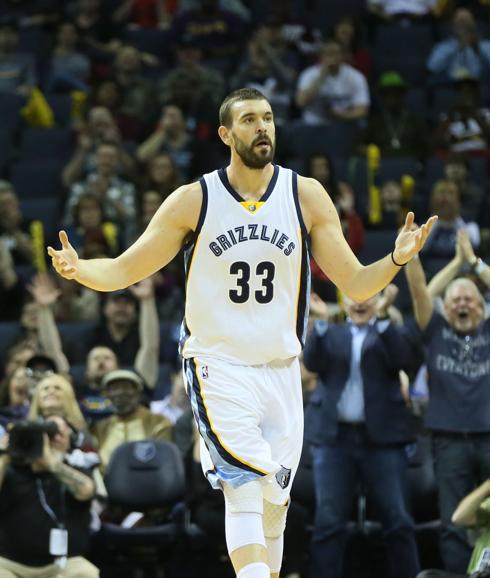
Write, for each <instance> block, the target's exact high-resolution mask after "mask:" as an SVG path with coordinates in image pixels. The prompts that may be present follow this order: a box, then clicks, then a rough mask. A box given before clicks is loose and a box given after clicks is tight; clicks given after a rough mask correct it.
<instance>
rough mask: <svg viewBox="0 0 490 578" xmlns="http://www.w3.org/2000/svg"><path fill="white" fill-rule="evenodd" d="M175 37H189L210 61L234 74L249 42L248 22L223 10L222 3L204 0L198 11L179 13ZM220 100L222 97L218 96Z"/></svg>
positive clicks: (197, 8)
mask: <svg viewBox="0 0 490 578" xmlns="http://www.w3.org/2000/svg"><path fill="white" fill-rule="evenodd" d="M172 31H173V34H174V38H175V39H177V41H178V39H182V38H188V39H189V41H190V42H192V44H194V45H195V46H196V47H199V48H200V49H201V50H202V52H203V55H204V57H205V59H206V60H208V61H214V62H215V63H216V64H218V65H220V69H221V70H223V71H225V72H227V73H228V72H230V71H231V68H232V66H233V65H234V63H235V58H236V57H237V56H238V54H239V51H240V49H241V48H242V45H243V43H244V40H245V33H246V29H245V26H244V22H243V20H242V19H241V18H239V17H238V16H237V15H236V14H234V13H233V12H229V11H228V10H226V9H223V8H221V7H220V2H219V0H201V2H199V4H198V6H197V7H196V8H195V9H191V10H185V11H183V12H181V13H180V14H178V15H177V16H176V17H175V18H174V21H173V23H172ZM216 98H217V99H218V101H219V100H220V97H218V96H216Z"/></svg>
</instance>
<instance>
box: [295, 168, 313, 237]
mask: <svg viewBox="0 0 490 578" xmlns="http://www.w3.org/2000/svg"><path fill="white" fill-rule="evenodd" d="M291 173H292V184H293V199H294V206H295V207H296V214H297V215H298V221H299V225H300V227H301V233H302V235H303V239H304V240H305V241H306V242H307V243H308V245H309V244H310V235H309V234H308V231H307V229H306V225H305V222H304V219H303V213H302V212H301V205H300V202H299V194H298V173H296V172H295V171H291Z"/></svg>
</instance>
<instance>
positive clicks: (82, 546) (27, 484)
mask: <svg viewBox="0 0 490 578" xmlns="http://www.w3.org/2000/svg"><path fill="white" fill-rule="evenodd" d="M48 434H49V435H48ZM71 443H72V435H71V429H70V427H69V425H68V424H67V423H66V421H65V420H64V419H63V418H62V417H59V416H53V417H52V418H50V419H49V420H48V421H45V422H42V421H24V422H21V423H19V424H17V425H16V426H14V427H13V428H12V429H11V430H10V432H9V439H8V447H7V453H5V454H3V455H1V456H0V576H1V577H2V578H37V577H39V578H41V577H42V578H51V577H52V578H97V577H98V576H99V571H98V569H97V568H96V567H95V566H93V565H92V564H91V563H90V562H89V561H88V560H86V559H85V558H83V557H82V556H83V554H85V552H87V551H88V547H89V538H90V535H89V526H90V503H91V499H92V497H93V495H94V483H93V481H92V479H91V477H90V475H89V474H88V473H87V472H86V471H83V470H81V469H78V468H74V467H72V466H69V465H68V464H67V463H66V462H65V460H66V459H67V457H68V453H69V451H70V446H71Z"/></svg>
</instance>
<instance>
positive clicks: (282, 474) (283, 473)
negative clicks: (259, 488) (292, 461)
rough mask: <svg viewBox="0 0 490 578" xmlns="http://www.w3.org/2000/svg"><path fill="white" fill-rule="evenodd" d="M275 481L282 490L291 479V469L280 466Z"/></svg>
mask: <svg viewBox="0 0 490 578" xmlns="http://www.w3.org/2000/svg"><path fill="white" fill-rule="evenodd" d="M276 481H277V483H278V484H279V485H280V486H281V488H282V489H283V490H284V489H286V488H287V487H288V486H289V482H290V481H291V470H290V469H289V468H285V467H284V466H281V469H280V470H279V471H278V472H277V474H276Z"/></svg>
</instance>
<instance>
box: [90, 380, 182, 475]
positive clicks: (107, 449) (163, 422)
mask: <svg viewBox="0 0 490 578" xmlns="http://www.w3.org/2000/svg"><path fill="white" fill-rule="evenodd" d="M102 387H103V390H104V392H105V394H106V395H107V397H108V398H109V399H110V401H111V404H112V407H113V409H114V415H112V416H111V417H108V418H105V419H103V420H101V421H99V422H97V424H96V425H95V427H94V429H93V434H94V437H95V439H96V440H97V443H98V447H99V453H100V458H101V467H102V471H103V470H104V468H105V467H106V466H107V463H108V462H109V458H110V456H111V454H112V452H113V451H114V449H115V448H116V447H117V446H118V445H120V444H121V443H124V442H129V441H138V440H145V439H154V440H167V441H171V439H172V424H171V422H170V421H169V420H168V419H167V418H166V417H164V416H162V415H156V414H154V413H152V412H151V411H150V410H149V409H147V408H146V407H145V406H143V405H142V404H141V394H142V392H143V381H142V380H141V378H140V377H139V375H138V374H136V373H135V372H134V371H129V370H126V369H118V370H116V371H111V372H110V373H108V374H107V375H106V376H105V377H104V379H103V380H102Z"/></svg>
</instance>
